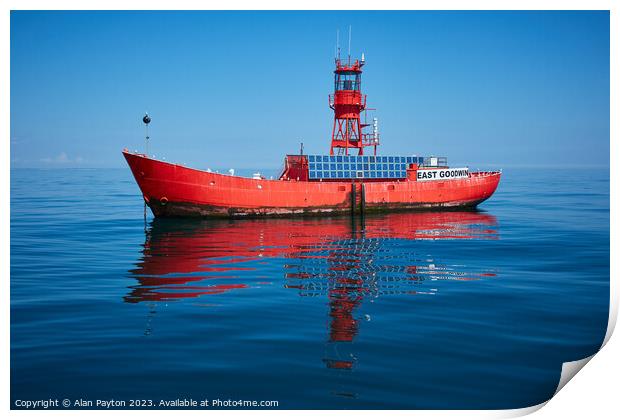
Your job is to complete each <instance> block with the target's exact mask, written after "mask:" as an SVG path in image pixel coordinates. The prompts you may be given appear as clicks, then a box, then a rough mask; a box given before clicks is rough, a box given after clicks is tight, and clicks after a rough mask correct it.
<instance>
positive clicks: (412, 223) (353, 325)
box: [125, 212, 498, 370]
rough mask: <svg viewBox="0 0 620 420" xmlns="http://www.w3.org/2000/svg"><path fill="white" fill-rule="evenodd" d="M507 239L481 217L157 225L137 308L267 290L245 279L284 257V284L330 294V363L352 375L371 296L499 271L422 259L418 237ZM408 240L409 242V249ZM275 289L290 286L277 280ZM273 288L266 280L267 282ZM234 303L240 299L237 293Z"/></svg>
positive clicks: (149, 240) (133, 297)
mask: <svg viewBox="0 0 620 420" xmlns="http://www.w3.org/2000/svg"><path fill="white" fill-rule="evenodd" d="M442 239H443V240H445V239H460V240H467V239H487V240H493V239H498V232H497V221H496V219H495V217H493V216H491V215H488V214H484V213H479V212H442V213H436V212H433V213H430V212H429V213H393V214H388V215H382V216H380V217H368V218H366V219H365V220H364V219H359V218H357V219H355V218H350V217H343V218H327V219H275V220H238V221H229V220H220V221H212V220H159V219H158V220H154V221H153V222H151V224H150V226H149V227H148V228H147V233H146V241H145V243H144V250H143V258H142V260H141V261H140V262H139V263H137V264H136V268H135V269H133V270H131V272H130V275H131V276H132V277H133V278H135V279H136V280H137V281H138V284H137V285H135V286H132V287H131V291H130V293H129V294H128V295H127V296H125V301H126V302H129V303H137V302H156V301H174V300H179V299H186V298H199V297H203V296H205V295H213V294H221V293H227V292H231V291H236V292H243V289H249V288H252V287H255V286H257V285H260V284H261V282H260V281H259V282H256V280H252V281H246V282H243V281H241V280H240V279H241V278H250V276H241V275H239V273H240V272H242V271H247V270H255V268H254V267H255V266H253V264H252V263H253V262H259V261H260V260H262V259H264V258H270V257H279V258H284V261H285V263H284V264H283V266H282V272H283V276H284V280H283V283H282V286H283V287H285V288H287V289H290V290H291V292H293V291H295V292H296V293H297V294H299V295H300V296H302V297H306V296H307V297H312V296H325V297H326V298H327V301H328V304H329V309H328V313H329V323H328V325H329V326H328V329H329V331H328V334H327V343H328V346H327V348H326V354H325V357H324V359H323V360H324V362H325V365H326V366H327V367H328V368H332V369H344V370H349V369H352V368H353V367H354V365H355V356H354V355H353V353H352V352H351V351H348V349H343V348H342V347H343V346H344V347H346V346H347V343H351V342H353V340H354V339H355V337H356V335H357V334H358V331H359V323H360V320H363V319H365V318H367V317H369V316H370V315H364V316H360V315H356V309H357V308H359V307H360V305H361V304H362V302H363V301H364V300H368V301H370V302H372V301H374V299H376V298H377V297H379V296H382V295H388V294H389V295H394V294H407V295H415V294H434V293H436V292H437V289H436V287H437V286H436V284H435V282H434V281H435V280H475V279H479V278H481V277H489V276H494V275H495V273H494V272H493V271H492V270H482V271H479V272H471V270H470V269H468V268H467V267H462V266H460V267H459V266H456V267H455V266H450V265H446V264H442V263H441V262H439V261H438V260H437V259H436V258H434V257H433V256H432V255H418V254H417V253H416V251H415V249H416V247H415V246H411V243H410V241H412V240H442ZM403 242H405V245H403ZM269 280H270V282H271V284H272V285H273V286H275V287H281V284H280V282H281V280H279V279H269ZM262 283H264V282H262ZM231 297H233V296H231Z"/></svg>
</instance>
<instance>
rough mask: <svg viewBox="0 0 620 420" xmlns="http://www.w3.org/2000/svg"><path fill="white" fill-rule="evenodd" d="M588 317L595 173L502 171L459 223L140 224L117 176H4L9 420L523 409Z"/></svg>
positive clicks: (581, 348) (602, 266)
mask: <svg viewBox="0 0 620 420" xmlns="http://www.w3.org/2000/svg"><path fill="white" fill-rule="evenodd" d="M608 307H609V170H608V169H571V168H565V169H544V170H543V169H509V170H505V171H504V176H503V179H502V182H501V183H500V186H499V189H498V191H497V193H496V194H495V195H494V196H493V197H492V198H491V199H490V200H489V201H487V202H485V203H483V204H482V205H481V206H480V211H479V212H448V213H399V214H390V215H383V216H379V217H367V218H365V220H361V219H360V218H356V219H351V218H350V217H341V218H324V219H288V220H287V219H280V220H249V221H197V220H196V221H187V220H186V221H183V220H153V219H152V217H151V215H150V213H149V215H148V217H147V220H146V223H145V221H144V219H143V204H142V199H141V197H140V193H139V191H138V188H137V186H136V185H135V183H134V180H133V178H132V177H131V174H130V172H129V170H128V169H92V170H87V169H67V170H61V169H56V170H18V169H15V170H12V171H11V399H12V403H13V407H16V405H15V401H16V400H38V399H49V398H52V399H55V398H58V399H59V400H62V399H65V398H68V399H70V400H71V401H73V400H76V399H84V400H92V401H96V400H97V399H99V400H111V399H114V400H123V401H126V402H127V404H129V401H130V400H136V399H140V400H151V401H152V403H153V404H154V405H155V406H157V405H158V404H160V401H161V400H176V399H190V398H191V399H194V400H197V401H202V400H204V399H207V400H209V401H212V400H217V399H219V400H221V401H227V400H228V399H231V400H248V401H250V400H256V401H278V403H279V408H283V409H287V408H288V409H291V408H308V409H340V408H377V409H378V408H381V409H386V408H387V409H392V408H394V409H396V408H399V409H416V408H419V409H434V408H443V409H445V408H450V409H490V408H493V409H499V408H518V407H525V406H531V405H533V404H538V403H540V402H542V401H545V400H547V399H548V398H550V397H551V396H552V395H553V393H554V391H555V389H556V386H557V384H558V380H559V377H560V370H561V366H562V363H563V362H565V361H571V360H576V359H581V358H583V357H586V356H589V355H591V354H593V353H594V352H596V351H597V349H598V348H599V347H600V345H601V343H602V340H603V337H604V335H605V331H606V327H607V317H608ZM72 404H73V403H72ZM146 404H147V405H148V404H149V403H148V402H146Z"/></svg>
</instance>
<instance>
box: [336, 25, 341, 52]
mask: <svg viewBox="0 0 620 420" xmlns="http://www.w3.org/2000/svg"><path fill="white" fill-rule="evenodd" d="M336 58H337V59H339V58H340V29H336Z"/></svg>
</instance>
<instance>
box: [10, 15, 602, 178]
mask: <svg viewBox="0 0 620 420" xmlns="http://www.w3.org/2000/svg"><path fill="white" fill-rule="evenodd" d="M349 25H351V26H352V55H354V56H359V55H361V53H362V52H364V53H365V56H366V61H367V64H366V66H365V67H364V70H365V72H364V74H363V78H362V89H363V90H364V93H366V94H368V104H369V106H370V107H375V108H377V111H376V116H377V117H378V118H379V124H380V132H381V136H382V146H381V147H380V153H381V154H418V155H431V154H434V155H440V156H448V159H449V162H452V163H453V164H470V165H472V166H475V165H480V166H481V167H482V165H485V164H491V165H504V166H509V165H546V164H549V163H551V164H553V165H556V166H557V165H607V164H608V163H609V141H610V140H609V117H610V116H609V14H608V12H360V11H343V12H63V11H51V12H28V11H17V12H15V11H14V12H12V13H11V162H12V163H11V164H12V167H67V166H71V167H74V166H75V167H121V166H123V165H124V161H123V159H122V156H121V154H120V151H121V150H122V149H123V148H124V147H127V148H129V149H131V150H135V149H143V147H144V127H143V125H142V122H141V117H142V115H143V114H144V112H145V111H148V112H149V113H150V114H151V115H152V118H153V122H152V123H151V132H150V135H151V139H152V142H151V152H152V153H154V154H155V155H156V156H157V157H165V158H166V160H168V161H174V162H179V163H185V164H188V165H193V166H196V167H200V168H206V167H213V168H216V167H219V168H224V167H235V168H275V167H279V166H280V165H281V162H282V158H283V156H284V154H285V153H295V152H297V151H298V150H299V142H300V141H303V142H304V144H305V148H306V151H308V152H310V153H327V152H328V151H329V139H330V136H331V129H332V122H333V114H332V111H331V110H330V109H329V107H328V101H327V95H328V93H330V92H331V89H332V88H333V81H332V78H333V73H332V72H333V67H334V63H333V56H334V44H335V32H336V29H337V28H340V33H341V47H342V50H343V52H344V53H343V54H345V55H346V49H347V45H346V44H347V42H346V32H347V28H348V26H349Z"/></svg>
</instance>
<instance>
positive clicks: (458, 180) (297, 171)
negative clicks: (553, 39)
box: [123, 54, 501, 217]
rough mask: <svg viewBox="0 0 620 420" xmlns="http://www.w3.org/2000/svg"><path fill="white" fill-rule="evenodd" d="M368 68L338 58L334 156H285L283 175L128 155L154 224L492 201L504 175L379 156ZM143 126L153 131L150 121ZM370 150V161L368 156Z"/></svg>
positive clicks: (439, 161)
mask: <svg viewBox="0 0 620 420" xmlns="http://www.w3.org/2000/svg"><path fill="white" fill-rule="evenodd" d="M364 64H365V60H364V55H363V54H362V58H361V60H355V61H353V62H352V61H351V59H350V58H349V59H348V60H347V62H346V63H345V62H343V61H341V60H340V58H339V57H337V58H336V69H335V71H334V75H335V80H334V93H333V95H329V105H330V107H331V108H332V109H333V110H334V124H333V131H332V139H331V147H330V151H329V155H307V154H303V150H302V152H301V153H300V154H297V155H287V156H286V158H285V160H284V169H283V171H282V173H281V174H280V176H279V177H278V178H277V179H265V177H264V176H261V175H260V174H255V175H254V176H253V177H252V178H249V177H240V176H234V175H233V174H232V173H231V174H220V173H215V172H211V171H204V170H198V169H192V168H188V167H185V166H183V165H178V164H173V163H168V162H164V161H161V160H157V159H155V158H154V157H149V156H148V154H140V153H130V152H129V151H127V150H126V149H125V150H124V151H123V155H124V156H125V159H126V160H127V163H128V164H129V167H130V168H131V171H132V173H133V175H134V177H135V179H136V182H137V183H138V186H139V187H140V190H141V191H142V195H143V197H144V201H145V202H146V204H147V205H148V206H149V207H150V208H151V210H152V212H153V214H154V215H155V216H156V217H167V216H195V217H255V216H286V215H321V214H336V213H349V212H350V213H365V212H375V211H388V210H417V209H446V208H474V207H476V206H477V205H478V204H480V203H481V202H483V201H484V200H486V199H488V198H489V197H490V196H491V195H492V194H493V193H494V192H495V190H496V188H497V185H498V183H499V180H500V177H501V173H500V172H499V171H491V172H469V169H468V168H450V167H448V165H447V159H446V158H442V157H419V156H414V155H407V156H380V155H377V146H379V131H378V125H377V120H376V119H374V120H373V123H372V124H368V123H366V121H364V122H362V119H361V117H360V115H361V114H362V113H363V112H364V113H365V112H366V110H367V108H366V95H363V94H362V90H361V75H362V67H363V66H364ZM144 122H145V123H146V124H147V127H148V123H149V122H150V118H149V117H148V115H147V116H145V118H144ZM367 128H370V129H372V131H371V132H364V131H365V130H366V129H367ZM147 141H148V136H147ZM367 147H369V148H371V149H372V154H371V155H368V154H364V149H365V148H367Z"/></svg>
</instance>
